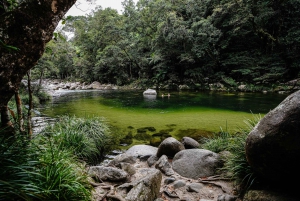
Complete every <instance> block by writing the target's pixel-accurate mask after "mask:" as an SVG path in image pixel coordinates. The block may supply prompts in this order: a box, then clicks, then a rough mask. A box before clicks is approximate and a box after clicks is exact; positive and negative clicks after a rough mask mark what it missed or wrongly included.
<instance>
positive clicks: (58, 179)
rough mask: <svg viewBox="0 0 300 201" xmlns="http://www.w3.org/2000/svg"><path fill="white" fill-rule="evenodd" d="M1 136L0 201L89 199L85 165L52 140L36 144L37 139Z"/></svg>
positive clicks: (18, 135)
mask: <svg viewBox="0 0 300 201" xmlns="http://www.w3.org/2000/svg"><path fill="white" fill-rule="evenodd" d="M1 134H2V131H0V143H1V144H0V167H1V168H0V200H18V201H19V200H25V201H32V200H66V201H67V200H74V201H75V200H84V201H88V200H90V199H91V185H90V183H89V181H88V174H87V172H86V169H85V166H84V164H83V163H80V161H79V160H78V159H77V158H76V156H74V155H73V154H72V153H71V152H70V151H67V150H60V149H59V148H58V146H57V145H55V144H54V140H53V139H52V138H51V137H47V140H46V139H45V140H44V143H42V144H38V143H37V142H39V143H40V142H41V140H40V139H39V140H38V141H36V139H33V140H28V138H27V137H26V136H25V135H20V133H17V131H16V132H15V133H14V135H12V136H11V137H5V136H4V135H1ZM45 138H46V137H45Z"/></svg>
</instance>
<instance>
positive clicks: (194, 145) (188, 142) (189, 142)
mask: <svg viewBox="0 0 300 201" xmlns="http://www.w3.org/2000/svg"><path fill="white" fill-rule="evenodd" d="M181 143H182V144H183V145H184V147H185V148H186V149H198V148H199V147H200V144H199V142H197V141H196V140H194V139H193V138H190V137H183V138H182V140H181Z"/></svg>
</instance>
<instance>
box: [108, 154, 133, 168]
mask: <svg viewBox="0 0 300 201" xmlns="http://www.w3.org/2000/svg"><path fill="white" fill-rule="evenodd" d="M135 162H136V157H134V156H132V155H128V154H126V153H123V154H119V155H117V156H116V157H115V158H114V159H113V160H111V161H110V162H109V164H108V165H109V166H115V167H120V163H130V164H134V163H135Z"/></svg>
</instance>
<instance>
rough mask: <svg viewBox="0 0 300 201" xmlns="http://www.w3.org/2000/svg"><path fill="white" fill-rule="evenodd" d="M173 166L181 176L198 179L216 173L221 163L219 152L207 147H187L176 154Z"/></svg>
mask: <svg viewBox="0 0 300 201" xmlns="http://www.w3.org/2000/svg"><path fill="white" fill-rule="evenodd" d="M172 166H173V170H174V171H175V172H177V173H178V174H180V175H181V176H183V177H187V178H192V179H198V178H200V177H208V176H212V175H214V174H215V172H216V169H217V168H218V167H220V166H221V163H220V157H219V155H218V154H217V153H214V152H212V151H209V150H205V149H186V150H182V151H180V152H178V153H177V154H176V155H175V156H174V158H173V162H172Z"/></svg>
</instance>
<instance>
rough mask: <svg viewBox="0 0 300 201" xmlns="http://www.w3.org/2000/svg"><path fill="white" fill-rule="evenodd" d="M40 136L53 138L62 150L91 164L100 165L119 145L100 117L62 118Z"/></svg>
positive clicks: (116, 138)
mask: <svg viewBox="0 0 300 201" xmlns="http://www.w3.org/2000/svg"><path fill="white" fill-rule="evenodd" d="M40 135H41V136H52V138H53V140H54V144H56V145H57V146H58V148H59V149H60V150H70V151H72V153H73V154H74V155H76V156H77V157H78V158H79V159H81V160H84V161H85V162H87V163H89V164H96V163H98V162H99V161H101V160H102V159H103V158H104V156H105V155H106V154H107V153H108V152H110V151H111V150H113V149H115V148H116V147H117V145H118V144H119V143H118V141H119V139H118V137H117V136H116V135H112V134H111V133H110V131H109V128H108V126H107V124H106V123H105V121H104V120H103V119H102V118H100V117H93V118H77V117H74V116H73V117H71V116H62V117H60V118H59V119H58V121H57V122H56V123H54V124H53V125H50V126H48V127H47V128H45V129H44V131H42V133H41V134H40ZM42 140H45V138H42Z"/></svg>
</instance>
